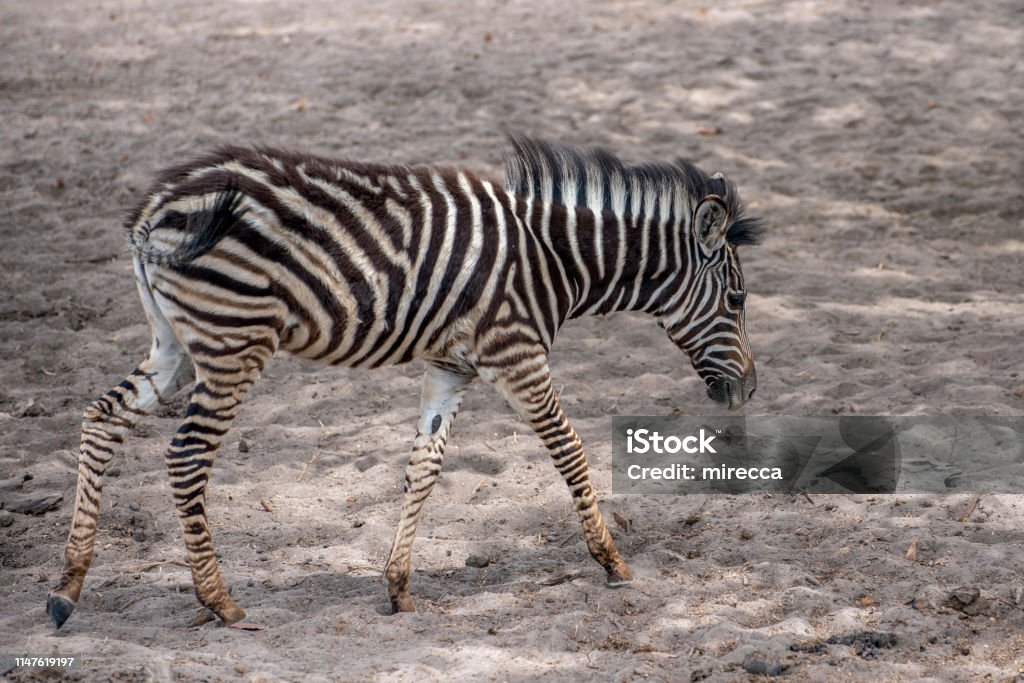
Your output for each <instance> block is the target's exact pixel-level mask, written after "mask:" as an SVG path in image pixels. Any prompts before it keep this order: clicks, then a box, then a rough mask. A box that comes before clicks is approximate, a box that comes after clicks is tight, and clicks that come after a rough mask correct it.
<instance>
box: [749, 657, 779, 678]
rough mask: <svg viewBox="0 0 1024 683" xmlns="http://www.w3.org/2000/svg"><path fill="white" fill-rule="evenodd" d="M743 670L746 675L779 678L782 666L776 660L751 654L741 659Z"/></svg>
mask: <svg viewBox="0 0 1024 683" xmlns="http://www.w3.org/2000/svg"><path fill="white" fill-rule="evenodd" d="M743 668H744V669H745V670H746V672H747V673H751V674H755V675H762V676H779V675H781V674H782V664H780V663H779V661H778V660H777V659H772V658H769V657H767V656H766V655H764V654H761V653H760V652H751V653H750V654H749V655H747V656H746V657H744V658H743Z"/></svg>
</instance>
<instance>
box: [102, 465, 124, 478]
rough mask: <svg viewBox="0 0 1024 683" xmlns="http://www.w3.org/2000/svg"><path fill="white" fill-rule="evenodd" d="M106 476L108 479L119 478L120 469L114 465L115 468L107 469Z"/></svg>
mask: <svg viewBox="0 0 1024 683" xmlns="http://www.w3.org/2000/svg"><path fill="white" fill-rule="evenodd" d="M106 474H107V476H108V477H120V476H121V468H120V467H118V466H117V465H115V466H113V467H111V468H109V469H108V470H107V472H106Z"/></svg>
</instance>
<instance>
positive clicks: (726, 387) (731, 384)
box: [708, 369, 757, 410]
mask: <svg viewBox="0 0 1024 683" xmlns="http://www.w3.org/2000/svg"><path fill="white" fill-rule="evenodd" d="M756 389H757V373H755V372H754V370H753V369H751V370H750V373H749V374H747V375H744V376H743V377H713V378H711V379H710V380H708V398H710V399H711V400H712V401H714V402H715V403H721V404H723V405H725V406H727V407H728V408H729V410H735V409H736V408H739V407H740V406H741V405H743V404H744V403H746V402H747V401H748V400H750V397H751V396H753V395H754V391H755V390H756Z"/></svg>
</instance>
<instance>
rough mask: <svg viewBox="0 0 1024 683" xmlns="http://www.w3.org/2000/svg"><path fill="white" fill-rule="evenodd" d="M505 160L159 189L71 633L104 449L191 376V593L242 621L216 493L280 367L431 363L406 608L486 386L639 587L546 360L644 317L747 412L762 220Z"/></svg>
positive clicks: (706, 180) (660, 169)
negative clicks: (254, 390) (609, 327)
mask: <svg viewBox="0 0 1024 683" xmlns="http://www.w3.org/2000/svg"><path fill="white" fill-rule="evenodd" d="M511 146H512V151H511V153H510V155H509V157H508V159H507V179H506V185H505V187H504V188H502V187H500V186H497V185H495V184H493V183H491V182H489V181H487V180H483V179H481V178H478V177H476V176H475V175H473V174H471V173H467V172H464V171H458V170H452V169H448V168H437V167H422V168H410V167H405V166H384V165H375V164H362V163H353V162H349V161H338V160H334V159H326V158H321V157H316V156H308V155H304V154H297V153H293V152H283V151H279V150H275V149H265V148H257V149H247V148H239V147H224V148H221V149H219V150H217V151H215V152H213V153H212V154H210V155H208V156H206V157H203V158H201V159H198V160H196V161H193V162H191V163H187V164H185V165H182V166H178V167H175V168H171V169H169V170H167V171H165V172H163V173H162V174H161V175H160V176H159V177H158V179H157V181H156V183H155V185H154V186H153V188H152V190H151V191H150V192H149V194H148V195H147V197H146V199H145V200H144V201H143V202H142V203H141V204H140V205H139V206H138V208H137V209H136V210H135V211H134V212H133V213H132V214H131V215H130V217H129V219H128V221H127V223H126V230H127V236H128V242H129V244H130V246H131V251H132V255H133V260H134V266H135V278H136V284H137V285H138V289H139V294H140V295H141V297H142V305H143V307H144V309H145V311H146V317H147V318H148V319H149V324H150V327H151V328H152V332H153V340H152V347H151V349H150V352H149V356H148V357H147V358H146V359H145V360H144V361H142V363H141V364H140V365H139V367H138V368H137V369H135V370H134V371H133V372H132V373H131V374H130V375H128V377H127V378H126V379H125V380H124V381H123V382H121V383H120V384H119V385H118V386H116V387H114V388H113V389H111V390H110V391H109V392H107V394H106V395H104V396H102V397H100V398H99V399H97V400H96V401H94V402H93V403H92V404H91V405H90V406H89V408H88V409H87V410H86V411H85V416H84V419H83V423H82V444H81V454H80V456H79V467H78V489H77V494H76V498H75V509H74V517H73V519H72V522H71V532H70V536H69V538H68V543H67V549H66V552H65V560H66V563H65V566H64V570H63V574H62V576H61V578H60V583H59V584H58V585H57V587H56V588H55V589H54V590H53V591H52V592H51V593H50V594H49V596H48V598H47V603H46V610H47V613H48V614H49V615H50V617H51V618H52V619H53V623H54V624H55V625H56V626H57V627H58V628H59V627H60V626H61V625H62V624H63V623H64V622H65V620H67V618H68V617H69V616H70V615H71V612H72V610H73V609H74V607H75V604H76V603H77V601H78V598H79V595H80V593H81V591H82V583H83V580H84V578H85V574H86V571H87V570H88V568H89V564H90V562H91V560H92V554H93V541H94V538H95V534H96V518H97V514H98V512H99V508H100V492H101V488H102V484H103V472H104V469H105V468H106V465H107V463H108V462H109V461H110V459H111V456H112V455H113V454H114V448H115V446H116V445H117V444H119V443H121V441H122V440H123V439H124V436H125V434H126V433H127V432H128V431H129V430H130V429H131V428H132V427H134V426H135V425H136V424H137V423H138V422H139V420H140V419H141V418H143V417H144V416H146V415H148V414H149V413H150V412H151V411H152V410H153V409H154V407H155V406H156V405H157V404H158V403H162V402H166V401H168V400H169V399H170V398H171V397H172V396H174V395H175V394H176V393H177V392H178V391H179V390H181V389H183V388H184V387H186V386H188V385H190V384H192V383H193V382H194V386H193V387H192V394H191V400H190V402H189V404H188V409H187V410H186V413H185V419H184V422H183V423H182V424H181V426H180V427H179V428H178V431H177V433H176V434H175V436H174V438H173V440H172V441H171V444H170V447H169V448H168V450H167V454H166V464H167V471H168V474H169V475H170V480H171V486H172V487H173V490H174V501H175V504H176V507H177V509H178V514H179V516H180V519H181V526H182V530H183V532H184V536H185V547H186V550H187V553H188V563H189V567H190V568H191V571H192V580H193V583H194V586H195V592H196V595H197V596H198V598H199V601H200V602H201V603H202V604H203V605H205V606H206V607H208V608H209V609H210V610H212V611H213V612H214V613H216V615H217V616H218V617H220V618H221V619H222V620H223V621H224V622H225V623H232V622H237V621H239V620H241V619H242V618H243V617H244V616H245V612H244V611H243V610H242V608H241V607H239V606H238V605H237V604H236V603H235V602H234V600H232V599H231V597H230V596H229V595H228V592H227V590H226V588H225V586H224V582H223V581H222V579H221V576H220V572H219V571H218V568H217V559H216V556H215V554H214V549H213V543H212V540H211V537H210V527H209V524H208V523H207V519H206V485H207V481H208V479H209V477H210V471H211V468H212V466H213V459H214V454H215V453H216V451H217V447H218V446H219V445H220V444H221V442H222V441H223V439H224V436H225V434H226V433H227V431H228V428H229V427H230V426H231V422H232V420H233V419H234V417H235V415H236V414H237V413H238V409H239V406H240V405H241V403H242V401H243V400H244V398H245V395H246V392H247V391H248V390H249V388H250V387H251V386H252V385H253V383H254V382H256V380H257V378H258V377H259V376H260V373H261V372H262V371H263V369H264V368H265V367H266V365H267V363H268V362H270V360H271V358H273V357H274V355H275V354H277V353H278V352H279V351H286V352H288V353H290V354H292V355H294V356H299V357H301V358H310V359H315V360H319V361H322V362H324V363H329V364H332V365H346V366H351V367H378V366H381V365H390V364H395V363H405V362H408V361H411V360H413V359H415V358H421V359H423V360H424V361H425V362H426V365H427V370H426V374H425V376H424V380H423V394H422V406H421V410H420V419H419V423H418V425H417V431H416V439H415V441H414V442H413V452H412V457H411V459H410V461H409V464H408V467H407V468H406V472H405V494H404V499H403V502H402V513H401V518H400V520H399V522H398V529H397V531H396V533H395V539H394V544H393V546H392V549H391V556H390V558H389V559H388V562H387V566H386V568H385V570H384V576H385V578H386V580H387V586H388V594H389V596H390V599H391V606H392V608H393V610H394V611H395V612H407V611H412V610H413V609H414V608H413V602H412V598H411V597H410V595H409V575H410V572H411V568H410V555H411V549H412V542H413V537H414V536H415V533H416V523H417V520H418V517H419V513H420V508H421V507H422V506H423V503H424V501H425V500H426V498H427V496H428V495H429V494H430V491H431V489H432V488H433V486H434V483H435V482H436V481H437V478H438V475H439V474H440V473H441V463H442V457H443V454H444V448H445V443H446V441H447V439H448V435H449V433H450V431H451V428H452V421H453V420H454V418H455V414H456V413H457V411H458V409H459V405H460V403H461V402H462V397H463V395H464V394H465V392H466V389H467V388H468V387H469V385H470V383H471V382H472V381H473V379H474V378H476V377H479V378H481V379H482V380H483V381H484V382H486V383H487V384H490V385H492V386H493V387H494V388H495V389H497V391H498V392H499V393H500V394H501V395H502V396H503V397H504V398H505V399H506V400H507V401H508V403H509V404H510V405H511V406H512V407H513V408H514V409H515V410H516V411H517V412H518V413H519V415H520V416H521V417H522V418H523V419H524V420H526V421H527V422H529V423H530V426H531V427H532V428H533V430H534V431H535V432H536V433H537V435H538V436H539V437H540V438H541V440H543V442H544V444H545V445H546V446H547V448H548V452H549V454H550V456H551V459H552V461H553V462H554V465H555V468H556V469H557V470H558V472H559V474H561V475H562V477H563V479H565V482H566V484H567V485H568V487H569V490H570V492H571V493H572V496H573V500H574V503H575V507H576V511H577V513H578V514H579V518H580V523H581V524H582V527H583V534H584V536H585V538H586V541H587V547H588V548H589V549H590V554H591V555H593V556H594V559H595V560H597V562H598V563H599V564H600V565H601V566H602V567H604V569H605V571H606V572H607V579H608V584H609V585H611V586H618V585H621V584H624V583H626V582H628V581H630V580H631V579H632V574H631V572H630V570H629V567H627V566H626V563H625V562H623V560H622V558H621V557H620V556H619V553H618V552H617V551H616V549H615V544H614V543H613V542H612V538H611V535H610V534H609V533H608V529H607V527H606V526H605V523H604V521H603V520H602V518H601V512H600V510H599V509H598V506H597V498H596V495H595V493H594V489H593V488H592V487H591V484H590V478H589V475H588V471H587V460H586V457H585V455H584V453H583V446H582V444H581V443H580V439H579V437H578V436H577V434H576V431H575V430H574V429H573V427H572V425H571V424H570V423H569V420H568V419H567V418H566V416H565V414H564V413H563V412H562V409H561V407H560V406H559V403H558V397H557V396H556V394H555V392H554V391H553V389H552V383H551V377H550V375H549V373H548V362H547V357H548V352H549V350H550V349H551V344H552V341H553V340H554V337H555V333H556V332H557V331H558V330H559V328H561V326H562V324H563V323H564V322H565V321H566V320H569V319H570V318H576V317H578V316H581V315H586V314H604V313H610V312H612V311H629V310H631V311H646V312H648V313H650V314H652V315H653V316H655V317H656V318H657V320H658V322H659V324H660V325H661V326H662V327H664V328H665V329H666V331H667V332H668V335H669V337H670V338H671V339H672V341H673V342H675V344H676V345H677V346H678V347H679V348H680V349H682V350H683V351H684V352H685V353H686V354H687V356H689V358H690V361H691V362H692V363H693V366H694V367H695V368H696V370H697V372H698V374H699V375H700V376H701V378H703V379H704V381H705V382H706V384H707V391H708V395H709V396H710V397H711V398H712V399H713V400H714V401H716V402H718V403H720V404H722V405H724V406H728V407H729V408H735V407H737V406H740V405H742V404H743V403H744V402H745V401H746V400H747V399H748V398H750V396H751V394H753V393H754V388H755V386H756V377H755V374H754V359H753V356H752V355H751V353H750V349H749V347H748V344H747V336H746V333H745V331H744V314H743V303H744V297H745V293H744V286H743V275H742V273H741V272H740V261H739V256H738V253H737V247H739V246H740V245H744V244H753V243H754V242H755V241H756V238H757V235H758V224H757V221H756V220H755V219H752V218H747V217H744V216H743V205H742V203H741V202H740V199H739V197H738V195H737V193H736V189H735V188H734V187H733V185H732V184H731V183H729V182H728V181H726V180H725V178H723V177H722V176H721V175H720V174H716V175H713V176H708V175H707V174H705V173H704V172H702V171H701V170H699V169H698V168H696V167H694V166H693V165H691V164H689V163H687V162H685V161H677V162H675V163H671V164H669V163H647V164H641V165H637V166H627V165H625V164H623V163H622V162H621V161H620V160H619V159H618V158H616V157H615V156H612V155H611V154H609V153H607V152H604V151H601V150H596V149H584V150H578V149H572V148H568V147H563V146H559V145H554V144H549V143H546V142H541V141H537V140H533V139H527V138H521V137H515V138H513V139H512V140H511Z"/></svg>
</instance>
